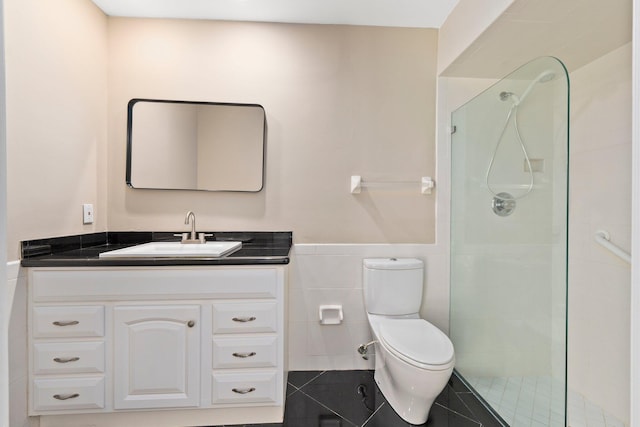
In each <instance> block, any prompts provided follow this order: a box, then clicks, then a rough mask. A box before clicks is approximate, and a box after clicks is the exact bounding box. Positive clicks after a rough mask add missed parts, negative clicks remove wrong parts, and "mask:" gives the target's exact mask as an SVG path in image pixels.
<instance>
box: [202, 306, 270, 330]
mask: <svg viewBox="0 0 640 427" xmlns="http://www.w3.org/2000/svg"><path fill="white" fill-rule="evenodd" d="M277 319H278V312H277V306H276V302H275V301H273V302H255V303H220V304H214V305H213V333H214V334H238V333H245V332H277V324H278V322H277Z"/></svg>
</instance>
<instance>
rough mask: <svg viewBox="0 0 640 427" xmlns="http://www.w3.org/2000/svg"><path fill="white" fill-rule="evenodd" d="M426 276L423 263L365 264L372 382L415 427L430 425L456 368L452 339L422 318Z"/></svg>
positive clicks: (377, 261) (383, 261)
mask: <svg viewBox="0 0 640 427" xmlns="http://www.w3.org/2000/svg"><path fill="white" fill-rule="evenodd" d="M422 277H423V264H422V262H421V261H420V260H417V259H395V258H391V259H365V260H364V275H363V278H364V287H363V290H364V293H365V306H366V308H367V318H368V320H369V325H370V327H371V332H372V335H373V337H374V340H375V353H376V358H375V373H374V378H375V381H376V383H377V384H378V387H379V388H380V391H381V392H382V394H383V395H384V397H385V398H386V399H387V401H388V402H389V405H391V407H392V408H393V409H394V410H395V411H396V413H398V415H399V416H400V417H401V418H402V419H404V420H405V421H407V422H409V423H411V424H423V423H425V422H426V420H427V418H428V416H429V411H430V409H431V406H432V405H433V402H434V401H435V399H436V398H437V397H438V395H439V394H440V393H441V392H442V390H443V389H444V387H445V386H446V385H447V381H448V380H449V378H450V376H451V373H452V372H453V367H454V363H455V357H454V350H453V344H452V343H451V340H449V338H448V337H447V336H446V335H445V334H444V333H443V332H442V331H440V330H439V329H438V328H437V327H435V326H434V325H432V324H431V323H429V322H427V321H426V320H424V319H421V318H420V317H419V315H418V310H419V307H420V302H421V301H422Z"/></svg>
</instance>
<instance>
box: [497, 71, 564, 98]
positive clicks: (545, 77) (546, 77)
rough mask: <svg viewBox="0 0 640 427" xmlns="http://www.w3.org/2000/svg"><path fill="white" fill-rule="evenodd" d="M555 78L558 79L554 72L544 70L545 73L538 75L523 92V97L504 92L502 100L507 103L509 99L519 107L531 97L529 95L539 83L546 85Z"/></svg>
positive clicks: (501, 96)
mask: <svg viewBox="0 0 640 427" xmlns="http://www.w3.org/2000/svg"><path fill="white" fill-rule="evenodd" d="M555 77H556V73H555V72H553V71H552V70H544V71H543V72H541V73H540V74H538V76H537V77H536V78H535V79H533V80H532V81H531V83H529V86H527V88H526V89H525V90H524V92H522V95H520V96H517V95H516V94H515V93H513V92H506V91H504V92H500V100H501V101H506V100H508V99H511V100H513V104H514V105H515V106H518V105H520V104H521V103H522V102H523V101H524V99H525V98H526V97H527V96H528V95H529V93H531V90H532V89H533V87H534V86H535V85H536V84H537V83H546V82H549V81H551V80H553V79H554V78H555Z"/></svg>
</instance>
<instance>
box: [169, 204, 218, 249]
mask: <svg viewBox="0 0 640 427" xmlns="http://www.w3.org/2000/svg"><path fill="white" fill-rule="evenodd" d="M189 222H191V233H189V232H187V233H182V234H177V236H182V240H181V243H207V239H206V237H209V236H213V234H205V233H196V214H194V213H193V212H192V211H189V212H187V216H186V217H185V218H184V223H185V224H187V225H189Z"/></svg>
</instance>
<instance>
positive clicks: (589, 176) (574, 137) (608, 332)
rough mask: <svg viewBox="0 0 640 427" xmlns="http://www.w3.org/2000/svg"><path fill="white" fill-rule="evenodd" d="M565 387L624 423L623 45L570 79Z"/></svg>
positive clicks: (627, 135)
mask: <svg viewBox="0 0 640 427" xmlns="http://www.w3.org/2000/svg"><path fill="white" fill-rule="evenodd" d="M570 78H571V130H570V132H571V143H570V148H571V152H570V159H571V164H570V182H571V191H570V198H569V203H570V204H569V212H570V216H569V227H570V229H569V304H568V311H569V329H568V334H569V335H568V382H569V387H570V388H571V389H573V390H575V391H578V392H579V393H581V394H583V395H584V396H585V397H587V398H588V399H589V400H590V401H592V402H595V403H597V404H598V405H599V406H601V407H602V408H604V409H605V410H606V411H607V412H609V413H611V414H613V415H615V416H616V417H617V418H618V419H620V420H622V421H623V422H625V423H626V424H627V425H628V423H629V363H630V360H629V333H630V332H629V325H630V304H629V300H630V285H631V278H630V268H629V265H628V264H626V263H625V262H624V261H621V260H620V259H618V258H617V257H615V256H614V255H612V254H611V253H610V252H608V251H607V250H605V249H603V248H602V247H601V246H599V245H597V244H596V243H595V242H594V239H593V236H594V234H595V232H596V231H597V230H601V229H602V230H606V231H608V232H609V233H610V234H611V241H612V242H613V243H615V244H616V245H618V246H620V247H622V248H623V249H624V250H626V251H629V249H630V245H631V244H630V236H631V44H627V45H626V46H623V47H621V48H619V49H616V50H615V51H613V52H611V53H609V54H608V55H605V56H603V57H602V58H600V59H598V60H596V61H593V62H592V63H590V64H589V65H587V66H585V67H582V68H580V69H578V70H576V71H574V72H572V73H571V76H570Z"/></svg>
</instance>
